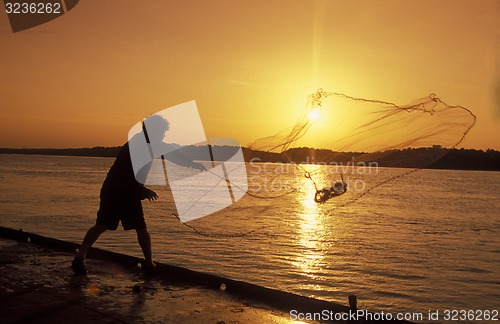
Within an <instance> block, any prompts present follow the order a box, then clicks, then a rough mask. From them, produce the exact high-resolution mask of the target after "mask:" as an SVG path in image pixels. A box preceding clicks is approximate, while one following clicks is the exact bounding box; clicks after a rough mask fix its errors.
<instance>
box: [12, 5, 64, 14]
mask: <svg viewBox="0 0 500 324" xmlns="http://www.w3.org/2000/svg"><path fill="white" fill-rule="evenodd" d="M5 12H7V13H8V14H27V13H31V14H60V13H61V4H60V3H58V2H54V3H35V2H31V3H29V2H22V3H19V2H14V3H12V2H6V3H5Z"/></svg>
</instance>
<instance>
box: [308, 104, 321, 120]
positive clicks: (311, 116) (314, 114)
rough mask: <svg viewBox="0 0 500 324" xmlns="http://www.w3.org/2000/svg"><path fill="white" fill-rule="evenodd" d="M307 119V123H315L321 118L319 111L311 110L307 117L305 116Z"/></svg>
mask: <svg viewBox="0 0 500 324" xmlns="http://www.w3.org/2000/svg"><path fill="white" fill-rule="evenodd" d="M307 117H308V118H309V121H311V122H313V123H314V122H316V121H318V120H319V118H320V117H321V111H320V110H319V109H317V108H316V109H314V110H311V111H310V112H309V115H307Z"/></svg>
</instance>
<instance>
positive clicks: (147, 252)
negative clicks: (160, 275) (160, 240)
mask: <svg viewBox="0 0 500 324" xmlns="http://www.w3.org/2000/svg"><path fill="white" fill-rule="evenodd" d="M135 231H136V232H137V241H138V242H139V245H140V246H141V249H142V253H143V254H144V259H145V260H146V266H149V267H155V266H156V265H155V263H154V262H153V257H152V252H151V235H149V232H148V229H147V228H143V229H136V230H135Z"/></svg>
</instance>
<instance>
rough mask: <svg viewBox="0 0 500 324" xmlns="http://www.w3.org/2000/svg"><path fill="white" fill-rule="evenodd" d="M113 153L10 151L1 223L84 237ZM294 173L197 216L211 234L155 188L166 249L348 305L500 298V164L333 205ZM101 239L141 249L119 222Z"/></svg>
mask: <svg viewBox="0 0 500 324" xmlns="http://www.w3.org/2000/svg"><path fill="white" fill-rule="evenodd" d="M112 163H113V159H107V158H89V157H51V156H27V155H26V156H23V155H0V180H1V186H0V215H1V218H0V225H2V226H6V227H12V228H23V229H24V230H25V231H32V232H36V233H39V234H42V235H47V236H51V237H56V238H59V239H65V240H70V241H74V242H80V241H81V239H82V237H83V235H84V233H85V231H86V230H87V229H88V227H90V226H92V225H93V223H94V221H95V213H96V211H97V207H98V203H99V189H100V186H101V184H102V181H103V180H104V177H105V175H106V173H107V171H108V169H109V167H110V166H111V164H112ZM384 172H386V174H389V175H390V174H391V172H398V170H390V169H388V170H384ZM287 180H288V181H289V182H293V184H294V186H295V187H296V188H299V190H297V191H296V192H294V193H291V194H289V195H286V196H283V197H280V198H275V199H258V198H254V197H251V196H245V197H243V198H242V199H241V200H240V201H239V202H238V203H237V204H236V205H234V206H232V207H231V208H229V209H227V210H224V211H222V212H219V213H217V214H215V215H213V216H209V217H205V218H203V219H201V220H200V221H194V222H191V223H190V224H191V225H193V226H195V227H196V228H197V229H198V230H199V231H201V232H203V233H207V234H209V235H208V236H202V235H199V234H197V233H195V232H193V230H191V229H190V228H188V227H186V226H184V225H182V224H181V223H180V222H179V221H178V220H177V219H176V218H175V217H174V216H172V213H173V212H175V206H174V204H173V202H172V199H171V194H170V192H169V191H168V188H161V187H159V188H155V190H157V191H158V193H159V194H160V196H161V199H160V200H159V201H157V202H154V203H150V202H145V203H144V204H143V205H144V210H145V214H146V219H147V222H148V226H149V228H150V230H151V233H152V237H153V244H154V247H153V249H154V253H155V256H156V259H158V260H160V261H162V262H166V263H171V264H175V265H180V266H184V267H188V268H191V269H195V270H200V271H204V272H209V273H214V274H218V275H222V276H228V277H231V278H234V279H238V280H244V281H249V282H252V283H256V284H259V285H263V286H267V287H272V288H278V289H282V290H286V291H289V292H293V293H297V294H302V295H306V296H313V297H316V298H320V299H325V300H330V301H336V302H341V303H343V304H345V303H346V300H347V295H349V294H356V295H357V296H358V299H359V306H360V307H362V308H368V309H371V310H385V311H391V312H396V311H410V312H425V313H427V311H428V310H433V309H467V310H469V309H473V310H475V309H483V310H484V309H493V308H496V309H498V308H499V300H500V293H499V291H500V274H499V269H500V242H499V241H500V240H499V228H500V199H499V198H500V173H498V172H480V171H448V170H421V171H418V172H416V173H413V174H411V175H408V176H406V177H403V178H400V179H396V180H394V181H391V182H389V183H388V184H385V185H383V186H381V187H379V188H376V190H372V191H371V192H369V194H367V195H365V196H364V197H362V198H361V199H359V200H357V201H356V202H354V203H352V204H348V205H347V206H345V207H339V208H335V209H333V210H332V209H331V207H332V206H335V202H332V203H331V204H330V205H328V206H326V207H325V206H320V205H318V204H316V203H314V202H313V201H312V194H313V192H314V191H313V187H312V185H311V183H310V181H308V180H307V179H305V178H304V177H303V176H297V175H293V174H290V175H288V178H287ZM348 194H349V193H348ZM348 194H346V197H342V199H345V200H348V199H349V196H348ZM332 204H333V205H332ZM325 211H326V212H325ZM251 230H255V232H253V233H252V234H249V235H246V236H244V237H230V236H231V235H233V234H236V235H237V234H242V233H245V232H248V231H251ZM216 234H223V235H222V237H218V236H217V235H216ZM96 246H98V247H102V248H106V249H110V250H114V251H119V252H124V253H128V254H131V255H136V256H141V252H140V249H139V248H138V246H137V243H136V241H135V233H134V232H125V231H123V230H121V229H120V230H118V231H116V232H113V233H105V234H104V235H103V236H102V237H101V238H100V239H99V241H98V242H97V243H96Z"/></svg>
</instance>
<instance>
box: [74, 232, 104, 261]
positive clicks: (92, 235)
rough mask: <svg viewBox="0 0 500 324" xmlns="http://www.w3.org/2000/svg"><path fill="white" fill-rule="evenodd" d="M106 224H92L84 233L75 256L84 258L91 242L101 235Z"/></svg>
mask: <svg viewBox="0 0 500 324" xmlns="http://www.w3.org/2000/svg"><path fill="white" fill-rule="evenodd" d="M107 229H108V226H106V225H94V226H93V227H91V228H90V229H89V230H88V231H87V234H85V237H84V238H83V242H82V245H81V246H80V249H79V250H78V253H77V254H76V257H77V258H79V259H80V260H82V261H83V260H85V257H86V256H87V252H88V251H89V250H90V248H91V247H92V244H94V242H95V241H97V239H98V238H99V236H101V234H102V233H104V232H105V231H107Z"/></svg>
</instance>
